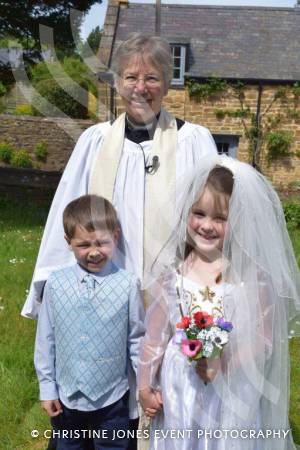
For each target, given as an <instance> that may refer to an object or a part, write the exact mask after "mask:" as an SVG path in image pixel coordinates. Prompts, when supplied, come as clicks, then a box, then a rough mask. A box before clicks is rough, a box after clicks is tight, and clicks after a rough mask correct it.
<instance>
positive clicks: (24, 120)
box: [0, 114, 95, 171]
mask: <svg viewBox="0 0 300 450" xmlns="http://www.w3.org/2000/svg"><path fill="white" fill-rule="evenodd" d="M94 123H95V122H93V121H91V120H77V119H76V120H74V119H63V118H41V117H31V116H12V115H8V114H7V115H6V114H2V115H0V142H7V143H10V144H11V145H12V146H14V147H16V148H18V149H22V148H23V149H26V150H27V151H28V152H29V154H30V155H31V156H32V159H33V160H34V161H35V166H37V167H39V168H40V169H42V170H48V171H62V170H63V169H64V167H65V165H66V163H67V162H68V159H69V157H70V155H71V153H72V150H73V148H74V145H75V143H76V141H77V139H78V137H79V136H80V134H81V133H82V132H83V131H84V130H85V129H86V128H88V127H89V126H91V125H93V124H94ZM39 142H46V143H47V146H48V156H47V160H46V162H40V161H36V158H35V156H34V148H35V146H36V144H38V143H39ZM1 165H2V166H3V165H4V164H3V163H2V164H1Z"/></svg>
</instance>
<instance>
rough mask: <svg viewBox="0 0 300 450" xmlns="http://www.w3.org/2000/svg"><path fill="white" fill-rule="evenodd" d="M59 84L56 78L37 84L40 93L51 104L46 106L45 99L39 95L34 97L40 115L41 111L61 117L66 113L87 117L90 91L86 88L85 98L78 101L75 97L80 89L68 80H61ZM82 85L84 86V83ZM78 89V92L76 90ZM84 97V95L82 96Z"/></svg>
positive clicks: (74, 116)
mask: <svg viewBox="0 0 300 450" xmlns="http://www.w3.org/2000/svg"><path fill="white" fill-rule="evenodd" d="M61 83H62V86H63V87H61V86H59V85H58V84H57V83H56V81H55V80H45V81H40V82H39V83H38V84H37V85H36V89H37V91H38V92H39V94H40V95H41V96H42V97H43V98H45V99H46V100H48V102H49V103H51V105H48V106H47V107H45V105H43V100H42V99H40V98H39V97H36V98H35V99H34V112H35V114H36V115H40V114H41V112H42V114H43V115H45V116H50V117H59V116H63V115H64V114H66V115H67V116H69V117H72V118H74V119H86V118H87V97H88V92H87V90H86V89H85V91H84V94H85V98H81V102H80V103H79V102H77V101H76V100H75V99H74V98H75V97H78V96H80V94H79V91H78V89H77V88H76V87H75V88H74V87H71V86H70V85H69V84H68V82H65V81H64V82H61ZM81 87H83V88H84V85H82V86H81ZM76 91H77V92H76ZM81 97H83V96H81Z"/></svg>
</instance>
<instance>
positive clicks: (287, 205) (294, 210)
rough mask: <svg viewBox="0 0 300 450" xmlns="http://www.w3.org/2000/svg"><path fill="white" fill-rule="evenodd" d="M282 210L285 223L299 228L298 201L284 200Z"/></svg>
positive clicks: (299, 208) (299, 204)
mask: <svg viewBox="0 0 300 450" xmlns="http://www.w3.org/2000/svg"><path fill="white" fill-rule="evenodd" d="M283 210H284V215H285V220H286V222H287V224H288V225H290V226H292V227H294V228H297V229H300V203H296V202H288V201H286V202H284V203H283Z"/></svg>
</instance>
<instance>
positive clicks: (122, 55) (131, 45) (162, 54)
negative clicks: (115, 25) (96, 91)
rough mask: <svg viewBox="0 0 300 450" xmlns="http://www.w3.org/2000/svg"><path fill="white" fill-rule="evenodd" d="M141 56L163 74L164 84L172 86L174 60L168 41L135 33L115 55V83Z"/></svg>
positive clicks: (113, 66) (120, 46)
mask: <svg viewBox="0 0 300 450" xmlns="http://www.w3.org/2000/svg"><path fill="white" fill-rule="evenodd" d="M134 56H139V57H141V58H142V59H143V60H144V61H145V63H148V64H149V63H150V64H152V65H153V66H154V67H156V68H157V69H159V70H160V71H162V73H163V77H164V83H165V85H166V86H168V85H169V84H170V81H171V80H172V78H173V60H172V53H171V49H170V46H169V44H168V42H167V41H165V40H164V39H162V38H161V37H159V36H146V35H144V34H141V33H133V34H131V36H130V37H129V39H127V40H126V41H124V42H122V43H121V44H120V45H119V47H118V48H117V50H116V53H115V54H114V57H113V60H112V65H111V68H112V70H113V72H114V78H115V81H117V80H118V77H121V76H122V74H123V71H124V69H125V68H126V66H127V65H128V62H129V61H130V60H131V58H132V57H134Z"/></svg>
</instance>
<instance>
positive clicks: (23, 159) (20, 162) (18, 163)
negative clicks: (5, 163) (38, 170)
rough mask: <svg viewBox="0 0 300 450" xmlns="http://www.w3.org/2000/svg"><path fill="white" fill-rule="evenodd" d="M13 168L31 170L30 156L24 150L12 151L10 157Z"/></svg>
mask: <svg viewBox="0 0 300 450" xmlns="http://www.w3.org/2000/svg"><path fill="white" fill-rule="evenodd" d="M11 165H12V166H13V167H21V168H31V167H32V166H33V163H32V159H31V156H30V155H29V153H28V152H27V151H26V150H17V151H14V152H13V154H12V157H11Z"/></svg>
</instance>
